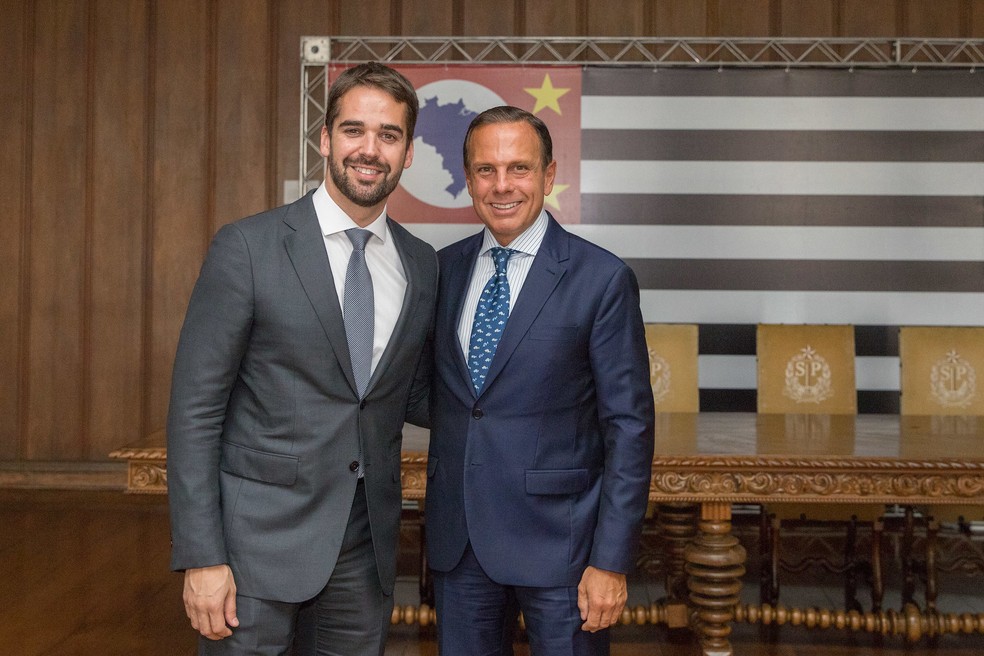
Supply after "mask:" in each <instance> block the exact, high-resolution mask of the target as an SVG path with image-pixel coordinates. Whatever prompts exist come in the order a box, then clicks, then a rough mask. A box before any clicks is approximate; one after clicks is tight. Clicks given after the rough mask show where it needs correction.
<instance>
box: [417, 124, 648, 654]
mask: <svg viewBox="0 0 984 656" xmlns="http://www.w3.org/2000/svg"><path fill="white" fill-rule="evenodd" d="M464 160H465V173H466V177H467V183H468V191H469V193H470V194H471V197H472V200H473V204H474V207H475V211H476V212H477V214H478V216H479V218H481V220H482V222H483V223H484V224H485V229H484V230H483V231H482V232H481V233H479V234H477V235H474V236H472V237H470V238H468V239H465V240H463V241H460V242H458V243H456V244H453V245H451V246H448V247H447V248H445V249H443V250H442V251H441V252H440V253H439V254H438V256H439V260H440V270H441V275H440V287H439V291H438V306H437V315H436V329H435V340H434V341H435V347H434V348H435V358H434V367H435V371H434V383H433V389H432V393H431V397H430V410H431V422H432V426H431V438H430V450H429V451H430V452H429V460H428V464H427V475H428V481H427V515H426V522H427V554H428V559H429V563H430V566H431V568H432V569H433V570H434V585H435V599H436V606H437V616H438V642H439V649H440V651H441V653H442V654H443V655H444V656H481V655H485V654H490V655H491V654H499V653H501V651H502V645H503V644H509V636H510V634H511V627H512V626H513V624H514V620H515V609H516V608H517V607H518V608H519V609H520V610H521V611H522V612H523V615H524V618H525V621H526V628H527V633H528V636H529V640H530V644H531V647H532V651H533V653H534V654H536V656H552V655H555V654H556V655H559V654H567V655H570V654H575V655H581V654H592V655H594V654H607V653H608V644H609V638H608V631H607V630H606V629H607V628H608V627H609V626H611V625H612V624H614V623H615V622H617V621H618V619H619V616H620V614H621V611H622V608H623V607H624V605H625V599H626V572H627V571H628V570H629V569H630V568H631V566H632V562H633V556H634V552H635V548H636V546H637V541H638V535H639V530H640V524H641V521H642V518H643V515H644V513H645V509H646V503H647V497H648V491H649V480H650V475H651V469H650V467H651V461H652V454H653V400H652V391H651V388H650V385H649V360H648V355H647V349H646V342H645V331H644V327H643V322H642V316H641V313H640V310H639V289H638V283H637V282H636V279H635V276H634V275H633V273H632V270H631V269H630V268H629V267H628V266H627V265H626V264H625V263H624V262H622V261H621V260H620V259H618V258H617V257H615V256H614V255H612V254H611V253H609V252H607V251H605V250H603V249H601V248H599V247H598V246H595V245H593V244H591V243H589V242H587V241H585V240H583V239H581V238H579V237H577V236H575V235H572V234H570V233H569V232H567V231H566V230H564V229H563V228H562V227H561V226H560V224H558V223H557V222H556V221H555V220H554V219H553V217H551V216H550V215H549V214H548V213H547V212H545V211H544V210H543V201H544V197H545V196H546V195H549V194H550V192H551V190H552V188H553V182H554V176H555V173H556V169H557V163H556V162H555V161H554V160H553V156H552V142H551V138H550V134H549V132H548V130H547V128H546V126H545V125H544V124H543V122H542V121H541V120H540V119H538V118H536V117H535V116H533V115H532V114H530V113H528V112H525V111H523V110H520V109H517V108H515V107H497V108H494V109H490V110H488V111H486V112H484V113H482V114H480V115H479V116H478V117H476V119H475V120H474V121H473V122H472V124H471V125H470V126H469V129H468V133H467V135H466V136H465V144H464Z"/></svg>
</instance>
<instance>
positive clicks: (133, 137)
mask: <svg viewBox="0 0 984 656" xmlns="http://www.w3.org/2000/svg"><path fill="white" fill-rule="evenodd" d="M147 11H148V9H147V3H146V2H144V0H96V1H95V3H94V8H93V23H94V31H93V32H92V37H93V44H94V49H93V52H92V55H91V61H92V74H91V76H90V77H91V79H92V82H93V84H92V89H91V94H92V105H91V112H92V119H91V120H90V126H91V138H90V139H89V141H88V147H89V155H88V159H89V168H90V171H89V175H90V177H89V191H88V194H87V195H88V199H89V202H88V207H87V208H86V211H87V212H88V213H89V214H90V218H89V221H88V223H89V225H90V226H91V229H90V232H89V236H88V242H89V244H88V246H87V253H88V258H87V263H86V264H87V267H88V269H89V274H88V276H87V278H86V279H87V283H88V290H87V292H86V296H87V298H86V303H85V312H86V314H87V319H86V321H85V325H86V326H87V331H86V349H85V356H86V359H87V361H88V364H87V365H86V367H85V371H86V380H85V381H84V389H85V390H86V391H87V393H86V398H85V402H86V408H87V416H88V422H87V426H86V427H85V429H86V433H87V434H88V436H89V439H88V440H87V442H88V444H87V451H86V454H85V456H86V457H87V458H88V459H101V458H103V457H105V455H106V454H107V453H108V452H109V451H112V450H113V449H114V448H116V447H118V446H120V445H121V444H126V443H127V442H131V441H133V440H134V439H135V438H136V437H138V436H139V435H140V431H141V414H142V408H141V401H142V397H141V392H140V390H141V386H142V383H143V380H142V376H143V367H142V357H143V348H142V345H143V330H142V327H143V292H144V280H143V274H144V267H143V246H144V241H145V235H144V230H145V228H146V214H145V210H146V204H145V203H144V199H145V198H146V197H147V191H148V187H147V179H146V178H147V166H146V162H147V157H148V152H147V142H146V134H147V117H148V111H147V110H148V107H147V93H148V88H147V57H146V56H134V53H143V52H144V51H145V50H144V44H145V43H146V42H147V37H148V34H147V30H148V21H147Z"/></svg>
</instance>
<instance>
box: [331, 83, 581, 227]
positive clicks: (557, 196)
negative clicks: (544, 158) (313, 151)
mask: <svg viewBox="0 0 984 656" xmlns="http://www.w3.org/2000/svg"><path fill="white" fill-rule="evenodd" d="M396 68H397V70H399V71H400V72H401V73H403V74H404V75H406V77H407V79H408V80H410V82H411V83H412V84H413V86H414V88H415V89H417V97H418V100H419V102H420V113H419V115H418V117H417V125H416V128H415V130H414V142H413V148H414V155H413V165H412V166H411V167H410V168H409V169H407V170H406V171H404V172H403V177H402V179H401V180H400V186H399V187H398V188H397V190H396V191H395V192H394V193H393V195H392V196H391V197H390V199H389V204H388V207H387V210H388V211H389V213H390V215H391V216H393V217H394V218H396V219H398V220H399V221H400V222H401V223H407V224H413V223H458V224H467V225H469V226H471V227H474V226H477V225H478V218H477V217H476V216H475V212H474V211H473V210H472V203H471V197H470V196H469V195H468V190H467V188H466V184H465V171H464V156H463V153H462V145H463V144H462V142H463V141H464V138H465V131H466V130H467V129H468V125H469V123H471V121H472V119H473V118H475V117H476V116H477V115H478V114H480V113H481V112H483V111H485V110H486V109H490V108H492V107H497V106H499V105H513V106H515V107H519V108H521V109H525V110H527V111H529V112H532V113H533V114H535V115H536V116H537V117H538V118H540V119H541V120H542V121H543V122H544V123H545V124H546V125H547V128H548V129H549V130H550V136H551V139H552V141H553V155H554V159H555V160H557V178H556V181H555V183H554V189H553V192H552V193H551V194H550V196H548V197H547V198H546V207H547V209H548V210H549V211H550V212H551V213H552V214H553V215H554V217H555V218H556V219H557V220H558V221H560V222H561V223H574V222H577V221H578V219H579V217H580V214H581V209H580V200H581V198H580V193H581V189H580V163H581V69H580V67H576V66H574V67H570V66H568V67H556V66H529V67H525V66H523V67H515V68H513V67H503V66H432V65H428V66H406V67H399V66H397V67H396ZM341 70H343V69H342V68H341V67H330V69H329V79H334V78H335V77H337V75H338V73H339V72H340V71H341ZM472 231H473V232H474V230H472Z"/></svg>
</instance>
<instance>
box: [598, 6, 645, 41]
mask: <svg viewBox="0 0 984 656" xmlns="http://www.w3.org/2000/svg"><path fill="white" fill-rule="evenodd" d="M645 15H646V14H645V7H644V3H643V0H624V1H623V2H619V3H611V2H599V1H598V0H593V1H592V2H589V3H588V23H587V32H586V33H587V34H589V35H590V36H625V35H628V36H642V35H644V34H645V29H644V26H645Z"/></svg>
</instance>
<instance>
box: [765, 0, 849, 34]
mask: <svg viewBox="0 0 984 656" xmlns="http://www.w3.org/2000/svg"><path fill="white" fill-rule="evenodd" d="M778 7H779V14H780V15H779V16H778V20H775V21H774V22H776V23H778V26H779V31H778V33H779V34H781V35H783V36H802V37H830V36H834V35H836V33H837V32H836V17H837V4H836V3H834V2H802V0H782V1H781V2H780V3H779V4H778Z"/></svg>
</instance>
